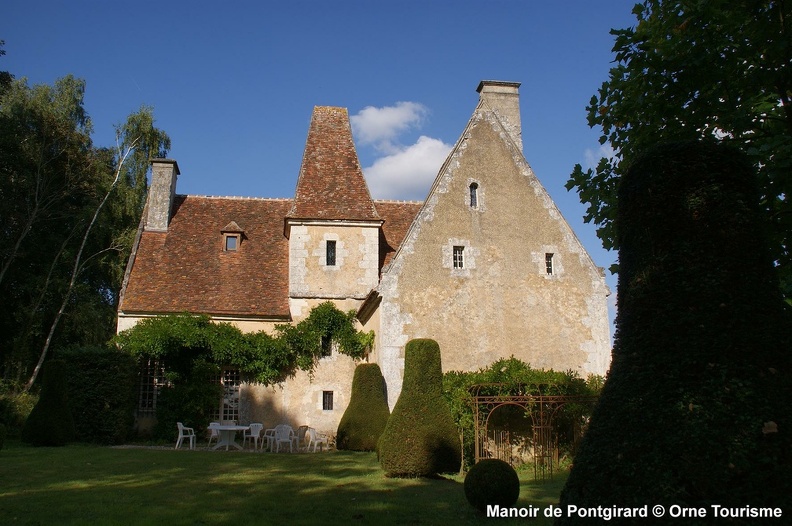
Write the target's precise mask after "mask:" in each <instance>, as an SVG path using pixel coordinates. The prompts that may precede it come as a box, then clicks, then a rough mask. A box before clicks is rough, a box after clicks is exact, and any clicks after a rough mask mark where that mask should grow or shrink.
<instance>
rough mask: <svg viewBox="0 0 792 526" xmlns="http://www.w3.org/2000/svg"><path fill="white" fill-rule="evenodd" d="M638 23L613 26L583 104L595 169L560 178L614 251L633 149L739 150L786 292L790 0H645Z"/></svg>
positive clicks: (791, 230)
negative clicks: (699, 145) (606, 151)
mask: <svg viewBox="0 0 792 526" xmlns="http://www.w3.org/2000/svg"><path fill="white" fill-rule="evenodd" d="M633 13H634V14H635V15H636V18H637V24H636V26H635V27H632V28H627V29H618V30H612V31H611V34H613V35H614V37H615V44H614V47H613V51H614V53H615V58H616V64H615V65H614V67H613V68H612V69H611V70H610V74H609V79H608V80H607V81H606V82H604V83H603V84H602V87H601V88H600V89H599V91H598V93H597V94H596V95H594V96H593V97H592V98H591V102H590V104H589V106H588V107H587V111H588V122H589V125H590V126H591V127H600V128H601V129H602V136H601V138H600V143H601V144H603V145H610V146H611V147H612V148H613V150H614V155H613V156H612V157H604V158H602V159H601V160H600V161H599V164H598V165H597V167H596V168H594V169H588V170H585V171H584V170H583V168H582V167H581V166H580V165H577V166H575V168H574V171H573V173H572V175H571V177H570V179H569V181H568V182H567V189H570V190H571V189H572V188H576V189H577V191H578V192H579V194H580V199H581V202H583V203H587V204H588V210H587V213H586V221H594V223H595V224H597V225H598V235H599V237H600V238H601V239H602V242H603V245H604V246H605V248H608V249H611V248H618V242H617V234H616V231H615V230H616V228H617V225H616V224H615V222H614V219H615V210H616V205H617V194H616V188H617V185H618V182H619V179H620V178H621V177H622V176H623V175H624V173H625V172H626V170H627V169H628V168H629V166H630V165H631V164H632V162H633V161H634V160H635V158H636V155H637V154H638V153H639V152H643V151H646V149H647V148H649V147H651V146H652V145H654V144H656V143H660V142H666V141H669V140H682V139H698V138H715V139H716V140H719V141H722V142H726V143H729V144H731V145H733V146H735V147H737V148H739V149H740V150H742V151H743V152H744V153H745V154H747V155H748V158H749V159H750V162H751V163H752V164H753V166H754V167H756V168H757V170H758V174H759V182H760V191H761V198H762V201H761V203H762V205H761V206H762V209H763V211H764V213H765V214H766V216H767V217H768V218H769V220H770V222H771V226H772V232H771V238H770V242H771V249H772V250H773V258H774V260H775V261H776V263H777V265H778V266H779V270H780V271H781V276H782V287H783V290H784V291H785V295H786V297H787V298H792V256H791V255H790V236H791V235H792V202H790V197H792V100H791V98H792V3H790V2H786V1H776V0H736V1H735V0H713V1H708V2H701V1H697V0H646V1H644V2H643V3H640V4H637V5H636V6H635V7H634V10H633Z"/></svg>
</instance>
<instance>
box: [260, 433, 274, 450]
mask: <svg viewBox="0 0 792 526" xmlns="http://www.w3.org/2000/svg"><path fill="white" fill-rule="evenodd" d="M265 440H266V441H267V446H266V447H267V449H269V450H270V451H272V447H273V441H274V440H275V428H274V427H273V428H271V429H267V430H265V431H264V434H263V435H262V436H261V449H264V441H265Z"/></svg>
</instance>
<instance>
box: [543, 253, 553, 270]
mask: <svg viewBox="0 0 792 526" xmlns="http://www.w3.org/2000/svg"><path fill="white" fill-rule="evenodd" d="M545 271H546V272H547V274H548V275H552V274H553V254H552V253H550V252H548V253H546V254H545Z"/></svg>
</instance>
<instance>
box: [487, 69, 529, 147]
mask: <svg viewBox="0 0 792 526" xmlns="http://www.w3.org/2000/svg"><path fill="white" fill-rule="evenodd" d="M519 88H520V83H519V82H503V81H499V80H482V81H481V82H480V83H479V85H478V88H476V91H477V92H479V104H480V105H484V106H486V107H487V108H489V109H490V110H492V111H493V112H494V113H495V114H496V115H497V116H498V118H499V119H500V121H501V123H502V124H503V126H504V127H505V128H506V131H508V132H509V135H510V136H511V138H512V140H513V141H514V142H515V144H517V147H518V148H519V149H520V151H522V148H523V146H522V125H521V124H520V93H519Z"/></svg>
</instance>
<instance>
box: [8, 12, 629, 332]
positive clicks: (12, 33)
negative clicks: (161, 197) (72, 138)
mask: <svg viewBox="0 0 792 526" xmlns="http://www.w3.org/2000/svg"><path fill="white" fill-rule="evenodd" d="M634 3H635V2H634V1H633V0H603V1H595V0H588V1H585V0H569V1H561V0H559V1H544V2H538V1H533V0H522V1H517V0H515V1H511V0H490V1H482V0H478V1H469V0H455V1H446V0H436V1H421V2H419V1H411V0H408V1H402V2H392V1H390V2H386V1H382V2H379V1H376V2H375V1H351V0H349V1H344V0H339V1H329V0H328V1H299V0H298V1H289V2H266V1H261V2H247V1H245V2H241V1H240V2H222V3H221V2H216V1H215V2H207V1H204V0H193V1H190V2H184V1H160V2H150V1H146V0H142V1H137V2H106V1H99V0H95V1H77V0H73V1H68V2H67V1H60V2H56V1H30V0H28V1H19V0H6V1H5V2H4V6H3V8H2V17H0V39H1V40H5V47H4V49H5V50H6V56H4V57H2V58H0V70H7V71H10V72H11V73H12V74H14V75H15V76H16V77H17V78H20V77H27V78H28V80H29V82H30V83H31V84H38V83H47V84H51V83H53V82H54V81H55V79H57V78H59V77H62V76H64V75H67V74H73V75H74V76H76V77H80V78H83V79H85V81H86V83H87V90H86V91H87V92H86V97H85V107H86V109H87V111H88V113H89V114H90V116H91V118H92V120H93V125H94V142H95V143H96V144H97V145H102V146H110V145H112V144H114V132H113V125H114V124H117V123H120V122H122V121H123V120H124V119H125V117H126V115H128V114H129V113H131V112H133V111H136V110H137V109H138V108H139V107H140V106H141V105H142V104H146V105H150V106H153V107H154V113H155V116H156V119H157V123H156V124H157V126H158V127H160V128H162V129H163V130H165V131H166V132H167V133H168V134H169V135H170V137H171V140H172V149H171V151H170V153H169V157H171V158H174V159H176V160H177V162H178V163H179V167H180V169H181V174H182V175H181V177H180V178H179V182H178V188H177V191H178V192H179V193H187V194H200V195H239V196H257V197H291V196H292V195H293V194H294V189H295V186H296V182H297V174H298V172H299V168H300V161H301V156H302V150H303V147H304V146H305V139H306V135H307V131H308V124H309V122H310V117H311V112H312V109H313V107H314V106H323V105H326V106H344V107H346V108H348V110H349V113H350V116H351V117H352V121H353V128H354V132H355V140H356V143H357V148H358V155H359V156H360V160H361V164H362V166H363V167H364V173H365V174H366V177H367V179H368V181H369V186H370V188H371V191H372V194H373V197H374V198H389V199H423V198H424V197H425V195H426V192H427V191H428V188H429V186H430V184H431V181H432V179H433V178H434V175H436V173H437V170H438V169H439V168H440V164H441V163H442V161H443V159H444V157H445V153H447V151H448V149H450V148H451V146H452V145H453V144H454V143H455V142H456V141H457V139H458V138H459V135H460V134H461V133H462V130H463V128H464V126H465V124H466V123H467V121H468V119H469V118H470V115H471V113H472V112H473V109H474V108H475V106H476V103H477V101H478V94H477V93H476V91H475V89H476V87H477V86H478V83H479V81H481V80H484V79H488V80H505V81H515V82H521V83H522V85H521V87H520V96H521V113H522V126H523V145H524V153H525V157H526V159H527V160H528V163H529V164H530V165H531V167H532V168H533V170H534V172H535V173H536V175H537V176H538V177H539V179H540V181H541V182H542V184H543V185H544V186H545V188H547V190H548V192H549V193H550V195H551V196H552V197H553V199H554V200H555V201H556V204H557V205H558V207H559V208H560V210H561V212H562V214H563V215H564V217H565V218H566V219H567V221H568V222H569V223H570V225H571V226H572V228H573V229H574V230H575V232H576V233H577V235H578V237H579V238H580V239H581V241H582V242H583V244H584V245H585V246H586V248H587V249H588V250H589V252H590V253H591V255H592V257H593V258H594V260H595V262H596V263H597V264H598V265H599V266H602V267H608V266H609V265H610V264H611V263H613V262H614V261H615V259H616V255H615V254H614V253H608V252H606V251H604V250H603V249H602V248H601V244H600V242H599V240H598V239H597V237H596V234H595V230H594V226H593V225H586V224H584V223H583V220H582V217H583V214H584V211H585V209H584V207H583V205H581V204H580V202H579V200H578V196H577V194H576V193H575V192H574V191H573V192H567V190H566V189H565V188H564V184H565V182H566V181H567V179H568V176H569V174H570V172H571V171H572V168H573V166H574V165H575V164H576V163H581V164H583V165H584V166H590V165H591V164H592V163H595V162H596V159H598V158H599V156H600V155H599V154H600V151H601V146H600V144H599V142H598V137H599V135H600V134H599V130H597V129H590V128H589V127H588V125H587V122H586V110H585V107H586V105H587V104H588V102H589V100H590V99H591V96H592V95H594V94H595V93H596V91H597V89H598V88H599V86H600V85H601V83H602V82H603V81H605V80H606V79H607V74H608V70H609V69H610V67H611V66H612V60H613V54H612V52H611V48H612V47H613V36H611V35H610V34H609V30H610V29H611V28H624V27H630V26H632V25H634V22H635V17H634V16H633V15H632V14H631V11H632V6H633V4H634ZM608 284H609V285H610V287H611V289H612V291H613V295H612V297H611V304H613V300H614V299H615V290H616V278H615V277H614V276H611V275H610V274H608ZM611 317H613V310H611Z"/></svg>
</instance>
